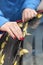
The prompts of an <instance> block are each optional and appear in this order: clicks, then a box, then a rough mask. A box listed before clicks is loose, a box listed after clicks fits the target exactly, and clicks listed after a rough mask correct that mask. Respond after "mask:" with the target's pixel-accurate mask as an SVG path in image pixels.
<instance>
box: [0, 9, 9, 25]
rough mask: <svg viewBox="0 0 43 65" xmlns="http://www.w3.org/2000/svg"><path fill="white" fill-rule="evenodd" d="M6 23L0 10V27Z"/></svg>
mask: <svg viewBox="0 0 43 65" xmlns="http://www.w3.org/2000/svg"><path fill="white" fill-rule="evenodd" d="M6 22H8V19H7V18H5V17H4V15H3V13H2V11H1V10H0V26H2V25H3V24H4V23H6Z"/></svg>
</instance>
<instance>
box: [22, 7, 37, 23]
mask: <svg viewBox="0 0 43 65" xmlns="http://www.w3.org/2000/svg"><path fill="white" fill-rule="evenodd" d="M36 15H37V12H36V11H35V10H33V9H29V8H26V9H24V10H23V13H22V21H23V22H25V21H28V20H30V19H32V18H33V17H36Z"/></svg>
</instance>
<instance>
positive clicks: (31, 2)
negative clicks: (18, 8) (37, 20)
mask: <svg viewBox="0 0 43 65" xmlns="http://www.w3.org/2000/svg"><path fill="white" fill-rule="evenodd" d="M40 1H41V0H25V1H24V4H23V9H25V8H31V9H37V7H38V5H39V4H40Z"/></svg>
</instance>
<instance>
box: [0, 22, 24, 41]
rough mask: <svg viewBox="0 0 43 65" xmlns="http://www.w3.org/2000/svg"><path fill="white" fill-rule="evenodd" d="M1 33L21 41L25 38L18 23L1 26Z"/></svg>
mask: <svg viewBox="0 0 43 65" xmlns="http://www.w3.org/2000/svg"><path fill="white" fill-rule="evenodd" d="M0 29H1V31H6V32H8V33H9V35H10V36H11V37H12V38H13V39H14V38H15V37H17V38H18V39H19V40H20V39H21V38H22V37H23V35H22V31H21V29H20V28H19V26H18V24H17V22H7V23H5V24H4V25H3V26H1V28H0Z"/></svg>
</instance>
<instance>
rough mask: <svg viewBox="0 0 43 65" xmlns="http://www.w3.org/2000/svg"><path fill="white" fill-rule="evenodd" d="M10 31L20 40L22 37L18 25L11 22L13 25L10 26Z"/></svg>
mask: <svg viewBox="0 0 43 65" xmlns="http://www.w3.org/2000/svg"><path fill="white" fill-rule="evenodd" d="M10 30H11V31H12V33H13V34H14V35H15V36H16V37H17V38H18V39H19V40H20V38H22V37H23V36H22V32H21V29H20V28H19V26H18V25H17V24H16V23H13V26H11V27H10Z"/></svg>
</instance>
